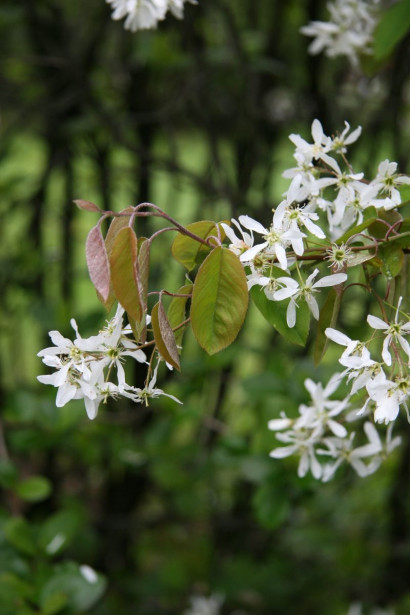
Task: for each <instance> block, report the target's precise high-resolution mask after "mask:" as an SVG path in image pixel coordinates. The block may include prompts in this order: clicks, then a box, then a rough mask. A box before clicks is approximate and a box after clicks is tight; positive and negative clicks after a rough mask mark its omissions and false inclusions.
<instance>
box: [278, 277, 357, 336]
mask: <svg viewBox="0 0 410 615" xmlns="http://www.w3.org/2000/svg"><path fill="white" fill-rule="evenodd" d="M318 273H319V269H315V270H314V272H313V273H312V274H311V275H310V276H309V277H308V278H307V279H306V281H305V282H303V283H302V284H300V285H299V282H297V281H296V280H294V279H293V278H287V277H281V278H278V282H280V283H281V284H283V285H284V288H281V289H280V290H278V291H276V292H275V293H274V295H273V299H274V300H275V301H282V300H283V299H289V298H290V301H289V305H288V309H287V311H286V322H287V324H288V327H290V328H292V327H294V326H295V324H296V308H297V303H296V300H297V299H298V297H303V299H304V300H305V301H306V303H307V304H308V306H309V309H310V311H311V312H312V315H313V317H314V318H315V319H316V320H318V318H319V306H318V304H317V301H316V299H315V298H314V297H313V293H316V292H318V290H319V289H320V288H325V287H327V286H336V285H338V284H342V283H343V282H345V281H346V280H347V275H346V274H345V273H335V274H333V275H329V276H325V277H324V278H322V279H320V280H318V281H317V282H313V280H314V279H315V277H316V276H317V274H318Z"/></svg>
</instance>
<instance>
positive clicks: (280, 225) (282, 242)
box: [239, 201, 306, 269]
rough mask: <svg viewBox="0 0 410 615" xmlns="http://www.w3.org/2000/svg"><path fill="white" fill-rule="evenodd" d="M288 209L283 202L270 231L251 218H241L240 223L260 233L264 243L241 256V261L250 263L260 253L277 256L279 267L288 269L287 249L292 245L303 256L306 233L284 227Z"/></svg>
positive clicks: (274, 217)
mask: <svg viewBox="0 0 410 615" xmlns="http://www.w3.org/2000/svg"><path fill="white" fill-rule="evenodd" d="M285 209H286V202H285V201H283V202H282V203H280V204H279V205H278V207H277V208H276V211H275V213H274V215H273V220H272V224H271V226H270V228H269V229H267V228H265V227H264V226H263V225H262V224H261V223H260V222H258V221H257V220H254V219H253V218H250V217H249V216H240V217H239V222H240V223H241V224H242V226H244V227H245V228H247V229H248V230H250V231H254V232H255V233H259V234H261V235H262V236H263V238H264V240H265V241H264V242H262V243H260V244H257V245H255V246H253V247H252V248H250V249H249V250H246V252H244V253H243V254H241V256H240V260H241V261H242V262H243V263H249V262H250V261H252V260H253V259H254V258H255V257H256V256H257V255H258V254H259V253H260V252H262V251H263V252H264V254H266V255H268V256H276V258H277V259H278V261H279V266H280V267H281V268H282V269H287V267H288V260H287V256H286V248H287V247H288V246H289V245H292V248H293V250H294V252H295V253H296V254H298V255H300V256H301V255H302V254H303V242H302V241H301V240H302V239H303V237H306V235H305V234H304V233H301V232H300V231H297V230H287V229H286V227H284V215H285Z"/></svg>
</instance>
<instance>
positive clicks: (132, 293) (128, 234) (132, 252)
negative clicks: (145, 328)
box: [110, 226, 144, 323]
mask: <svg viewBox="0 0 410 615" xmlns="http://www.w3.org/2000/svg"><path fill="white" fill-rule="evenodd" d="M137 254H138V248H137V237H136V235H135V233H134V231H133V229H132V228H130V227H129V226H127V227H126V228H123V229H121V230H120V231H119V232H118V233H117V235H116V237H115V239H114V243H113V246H112V250H111V254H110V266H111V281H112V287H113V289H114V293H115V296H116V297H117V299H118V301H119V302H120V304H121V305H122V307H123V308H124V310H125V311H126V312H127V313H128V314H129V315H130V317H131V318H133V319H134V320H135V321H137V322H138V323H140V322H141V320H142V318H143V316H144V311H143V309H142V306H141V298H140V290H139V283H138V278H137V269H136V261H137Z"/></svg>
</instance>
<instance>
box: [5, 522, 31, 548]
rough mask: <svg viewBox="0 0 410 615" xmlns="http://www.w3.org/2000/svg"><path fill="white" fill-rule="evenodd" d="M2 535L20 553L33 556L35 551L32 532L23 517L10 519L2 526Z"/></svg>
mask: <svg viewBox="0 0 410 615" xmlns="http://www.w3.org/2000/svg"><path fill="white" fill-rule="evenodd" d="M3 531H4V535H5V536H6V538H7V540H8V541H9V542H10V544H12V545H13V547H16V549H18V550H19V551H21V552H22V553H26V554H28V555H34V554H35V553H36V551H37V545H36V541H35V536H34V531H33V529H32V528H31V526H30V525H29V524H28V523H27V521H26V520H25V519H23V517H11V518H10V519H8V520H7V521H6V522H5V524H4V526H3Z"/></svg>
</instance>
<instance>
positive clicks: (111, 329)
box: [38, 306, 181, 419]
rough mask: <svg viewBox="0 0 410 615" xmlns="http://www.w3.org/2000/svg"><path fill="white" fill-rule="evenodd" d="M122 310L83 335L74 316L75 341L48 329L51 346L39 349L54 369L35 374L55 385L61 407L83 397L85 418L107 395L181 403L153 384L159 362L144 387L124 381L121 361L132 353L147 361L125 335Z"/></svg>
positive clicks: (134, 357)
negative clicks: (162, 398)
mask: <svg viewBox="0 0 410 615" xmlns="http://www.w3.org/2000/svg"><path fill="white" fill-rule="evenodd" d="M123 315H124V310H123V308H122V307H121V306H118V308H117V312H116V314H115V316H114V318H113V319H112V320H110V321H109V322H108V323H107V325H106V327H104V328H103V329H102V330H101V331H100V332H99V334H98V335H93V336H91V337H88V338H83V337H81V335H80V334H79V332H78V327H77V324H76V322H75V320H74V319H72V320H71V326H72V327H73V329H74V331H75V332H76V338H75V340H74V342H72V341H71V340H70V339H68V338H65V337H63V336H62V335H61V333H59V332H58V331H50V333H49V335H50V338H51V341H52V342H53V344H54V346H51V347H49V348H44V349H43V350H41V351H40V352H39V353H38V356H39V357H42V360H43V363H45V364H46V365H47V366H49V367H52V368H54V369H55V370H56V371H55V372H54V373H53V374H51V375H45V376H38V380H39V381H40V382H42V383H43V384H51V385H52V386H54V387H56V388H57V398H56V406H57V407H59V408H61V407H62V406H64V405H65V404H67V403H68V402H69V401H71V400H72V399H83V400H84V404H85V409H86V411H87V415H88V418H90V419H94V418H95V417H96V416H97V412H98V406H99V405H100V403H101V402H106V401H107V399H108V398H109V397H113V398H117V397H119V396H123V397H128V398H129V399H131V400H132V401H134V402H136V403H147V402H148V399H149V398H151V397H158V396H159V395H166V396H167V397H171V398H172V399H173V400H174V401H177V402H178V403H181V402H180V401H179V400H178V399H176V398H175V397H173V396H172V395H168V394H167V393H164V391H162V389H158V388H156V387H155V383H156V379H157V370H158V364H157V366H156V367H155V369H154V371H153V374H152V377H151V380H150V381H149V383H148V384H147V386H146V387H145V388H144V389H140V388H136V387H133V386H130V385H128V384H127V382H126V380H125V371H124V368H123V366H122V362H123V361H124V359H125V358H126V357H132V358H133V359H135V360H136V361H138V362H139V363H146V362H147V359H146V356H145V353H144V352H143V350H141V349H140V348H139V347H138V345H137V344H136V342H134V341H132V340H131V339H129V338H128V335H130V334H131V333H132V331H131V327H130V326H129V325H128V326H127V327H124V326H123ZM113 369H115V370H116V372H117V383H114V382H111V380H110V378H111V373H112V371H113Z"/></svg>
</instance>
